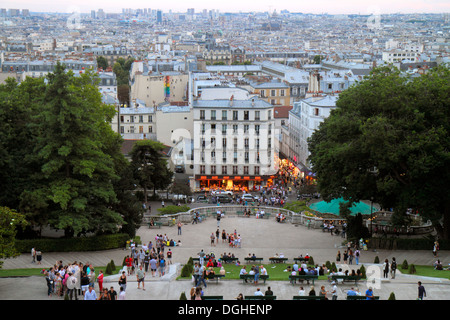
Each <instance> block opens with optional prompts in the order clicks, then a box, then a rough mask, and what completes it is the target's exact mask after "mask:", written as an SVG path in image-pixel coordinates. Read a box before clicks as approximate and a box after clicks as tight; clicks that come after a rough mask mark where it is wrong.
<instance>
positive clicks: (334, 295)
mask: <svg viewBox="0 0 450 320" xmlns="http://www.w3.org/2000/svg"><path fill="white" fill-rule="evenodd" d="M331 285H332V287H331V300H337V297H338V293H337V286H336V282H334V281H333V282H331Z"/></svg>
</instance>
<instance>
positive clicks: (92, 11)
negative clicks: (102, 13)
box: [91, 10, 95, 19]
mask: <svg viewBox="0 0 450 320" xmlns="http://www.w3.org/2000/svg"><path fill="white" fill-rule="evenodd" d="M91 18H92V19H95V10H91Z"/></svg>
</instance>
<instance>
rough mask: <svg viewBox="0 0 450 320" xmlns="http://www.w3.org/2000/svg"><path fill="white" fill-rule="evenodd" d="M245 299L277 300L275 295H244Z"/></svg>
mask: <svg viewBox="0 0 450 320" xmlns="http://www.w3.org/2000/svg"><path fill="white" fill-rule="evenodd" d="M244 299H245V300H277V296H245V297H244Z"/></svg>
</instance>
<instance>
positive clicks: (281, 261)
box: [269, 257, 288, 263]
mask: <svg viewBox="0 0 450 320" xmlns="http://www.w3.org/2000/svg"><path fill="white" fill-rule="evenodd" d="M269 261H270V262H272V263H283V262H286V261H288V258H275V257H272V258H269Z"/></svg>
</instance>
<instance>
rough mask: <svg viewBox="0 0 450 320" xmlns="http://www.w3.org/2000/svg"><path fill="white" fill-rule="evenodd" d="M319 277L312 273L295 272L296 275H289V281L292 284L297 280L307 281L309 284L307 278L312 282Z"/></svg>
mask: <svg viewBox="0 0 450 320" xmlns="http://www.w3.org/2000/svg"><path fill="white" fill-rule="evenodd" d="M317 279H319V276H316V275H312V274H297V275H295V276H294V275H290V276H289V282H290V283H292V284H295V282H296V281H297V280H299V281H305V280H306V281H307V283H308V284H309V280H312V283H313V284H314V280H317Z"/></svg>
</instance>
